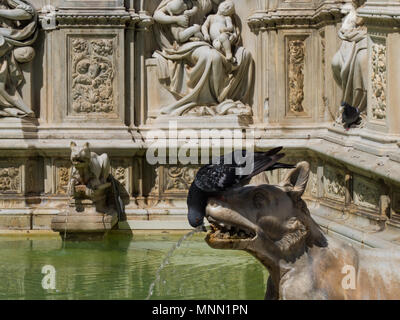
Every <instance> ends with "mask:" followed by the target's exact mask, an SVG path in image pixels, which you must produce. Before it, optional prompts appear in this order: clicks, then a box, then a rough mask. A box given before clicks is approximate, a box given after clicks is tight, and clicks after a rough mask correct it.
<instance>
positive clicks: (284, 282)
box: [206, 162, 400, 300]
mask: <svg viewBox="0 0 400 320" xmlns="http://www.w3.org/2000/svg"><path fill="white" fill-rule="evenodd" d="M309 171H310V168H309V164H308V163H307V162H301V163H299V164H298V165H297V167H296V169H292V170H291V171H290V172H289V173H288V174H287V176H286V178H285V179H284V180H283V182H281V184H280V185H279V186H272V185H260V186H251V185H249V186H246V187H241V188H239V189H234V190H230V191H226V192H225V193H224V194H223V197H221V198H219V199H210V200H209V202H208V206H207V209H206V217H207V219H208V221H209V222H210V223H211V226H212V230H211V231H210V232H209V233H208V234H207V237H206V242H207V243H208V244H209V245H210V246H211V247H212V248H215V249H236V250H245V251H247V252H248V253H250V254H252V255H253V256H255V257H256V258H257V259H258V260H259V261H260V262H261V263H262V264H263V265H264V266H265V267H266V268H267V269H268V271H269V274H270V276H269V279H268V282H267V292H266V295H265V298H266V299H300V300H301V299H329V300H330V299H382V300H385V299H398V293H399V292H400V272H399V271H398V270H399V269H400V252H399V251H398V250H397V251H396V250H395V249H358V248H356V247H353V246H352V245H350V244H348V243H346V242H344V241H339V240H337V239H334V238H332V237H330V236H327V235H324V234H323V233H322V231H321V229H320V228H319V226H318V225H317V223H316V222H315V221H314V220H313V219H312V217H311V215H310V213H309V211H308V209H307V205H306V204H305V202H304V201H303V200H302V199H301V196H302V195H303V192H304V190H305V188H306V185H307V181H308V177H309Z"/></svg>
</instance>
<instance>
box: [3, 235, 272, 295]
mask: <svg viewBox="0 0 400 320" xmlns="http://www.w3.org/2000/svg"><path fill="white" fill-rule="evenodd" d="M203 237H204V235H199V236H194V237H193V238H191V239H190V240H187V241H186V242H184V243H183V244H182V246H181V247H180V248H179V249H177V250H176V251H175V252H174V255H173V256H172V257H171V258H170V259H169V263H168V264H167V265H166V266H165V268H164V269H163V270H162V271H161V274H160V281H157V282H156V283H155V286H154V292H153V295H152V299H262V298H263V297H264V293H265V283H266V279H267V273H266V271H265V270H264V268H263V267H262V266H261V265H260V264H259V263H258V262H257V261H256V260H255V259H254V258H253V257H252V256H250V255H249V254H246V253H245V252H241V251H230V250H214V249H211V248H210V247H208V245H207V244H206V243H205V242H204V240H203ZM179 238H180V237H179V236H173V235H165V236H163V235H151V236H145V235H140V236H134V237H133V239H130V238H127V237H120V236H118V237H117V236H113V237H112V238H109V239H107V240H106V241H103V242H79V243H67V245H66V246H65V247H64V248H63V244H62V241H61V239H59V238H32V239H26V238H5V237H0V299H145V298H146V297H147V295H148V290H149V287H150V285H151V283H152V281H154V279H155V276H156V273H157V270H158V268H159V266H160V264H161V262H162V261H163V259H164V258H165V254H166V253H167V252H168V251H169V250H170V249H171V247H172V246H174V244H176V242H177V240H178V239H179ZM45 265H52V266H54V267H55V269H56V272H57V273H56V289H55V290H45V289H43V288H42V286H41V282H42V279H43V277H44V274H42V273H41V271H42V267H43V266H45Z"/></svg>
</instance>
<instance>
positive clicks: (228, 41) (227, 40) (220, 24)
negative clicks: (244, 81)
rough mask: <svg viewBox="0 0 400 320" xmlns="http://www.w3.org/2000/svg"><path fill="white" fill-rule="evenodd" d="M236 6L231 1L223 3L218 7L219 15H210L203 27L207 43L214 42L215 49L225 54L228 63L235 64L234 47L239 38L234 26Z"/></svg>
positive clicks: (227, 0)
mask: <svg viewBox="0 0 400 320" xmlns="http://www.w3.org/2000/svg"><path fill="white" fill-rule="evenodd" d="M234 14H235V5H234V3H233V2H232V1H231V0H226V1H224V2H222V3H221V4H220V5H219V7H218V12H217V14H212V15H209V16H208V18H207V20H206V22H205V23H204V24H203V26H202V32H203V34H204V39H205V40H206V41H210V40H211V42H212V45H213V47H214V48H215V49H217V50H219V51H222V52H223V53H225V57H226V59H227V60H228V61H230V62H232V63H234V62H235V57H234V56H233V54H232V45H233V44H234V43H235V41H236V40H237V38H238V34H237V32H236V28H235V26H234V24H233V18H232V17H233V15H234Z"/></svg>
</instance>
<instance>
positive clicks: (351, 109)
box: [332, 0, 368, 128]
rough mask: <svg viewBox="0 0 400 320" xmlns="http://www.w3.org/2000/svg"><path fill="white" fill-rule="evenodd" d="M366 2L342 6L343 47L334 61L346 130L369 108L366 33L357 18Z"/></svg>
mask: <svg viewBox="0 0 400 320" xmlns="http://www.w3.org/2000/svg"><path fill="white" fill-rule="evenodd" d="M364 2H365V1H364V0H355V1H352V3H348V4H345V5H344V6H343V8H342V13H345V14H346V17H345V18H344V20H343V24H342V27H341V29H340V30H339V38H340V39H341V40H342V45H341V47H340V49H339V51H338V52H337V53H336V54H335V56H334V58H333V61H332V70H333V75H334V78H335V81H336V82H337V84H338V85H339V86H340V87H341V88H342V91H343V94H342V109H343V112H342V116H341V121H342V122H343V123H344V126H345V127H346V128H349V127H351V126H354V125H359V124H360V123H361V117H362V116H363V115H364V114H365V112H366V107H367V85H368V51H367V30H366V27H365V26H364V25H363V20H362V19H361V18H359V17H358V16H357V9H358V8H359V7H360V6H361V5H363V4H364Z"/></svg>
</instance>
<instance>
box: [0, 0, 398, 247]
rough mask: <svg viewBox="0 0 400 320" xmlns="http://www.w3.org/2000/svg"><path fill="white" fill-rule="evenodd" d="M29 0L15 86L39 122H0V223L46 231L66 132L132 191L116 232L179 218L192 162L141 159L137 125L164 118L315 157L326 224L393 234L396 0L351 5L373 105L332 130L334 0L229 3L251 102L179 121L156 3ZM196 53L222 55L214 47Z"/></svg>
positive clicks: (337, 23)
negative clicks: (24, 50)
mask: <svg viewBox="0 0 400 320" xmlns="http://www.w3.org/2000/svg"><path fill="white" fill-rule="evenodd" d="M166 2H168V1H166ZM216 2H219V1H216ZM31 3H32V5H33V6H34V8H35V9H36V11H37V12H38V20H39V34H38V38H37V40H36V41H35V43H34V44H33V48H34V50H35V52H36V55H35V57H34V60H33V61H32V62H31V64H30V67H29V68H25V69H24V68H23V69H22V72H23V74H24V77H25V80H26V83H25V84H24V85H23V86H21V90H20V93H21V96H22V99H23V101H24V102H25V103H26V104H27V106H28V107H29V108H30V109H32V110H33V111H35V116H36V118H35V119H27V118H24V119H19V118H13V117H5V118H1V119H0V135H1V139H0V229H9V228H11V229H12V228H14V229H23V230H24V229H25V230H26V229H49V228H50V223H51V219H52V218H53V217H55V216H56V215H58V214H60V213H61V212H63V210H65V208H67V207H68V206H69V197H68V177H69V175H70V174H71V163H70V160H69V156H70V141H76V142H77V144H78V145H83V144H84V142H86V141H88V142H89V143H90V147H91V149H92V150H93V152H96V153H97V154H102V153H107V154H108V155H109V157H110V166H111V172H112V173H113V175H114V177H116V178H117V179H118V181H119V182H120V184H121V185H123V186H124V188H125V189H126V191H127V192H128V193H129V204H127V205H126V214H127V221H125V222H123V223H121V227H122V228H139V229H142V228H163V227H166V228H171V229H174V228H178V229H183V228H188V225H187V223H186V216H185V215H186V205H185V201H186V194H187V186H188V185H190V179H191V177H192V176H193V174H194V172H195V170H196V169H197V168H198V165H196V164H193V165H188V166H182V165H175V164H169V165H164V164H162V165H155V166H151V165H149V164H148V163H147V161H146V158H145V154H146V150H147V149H148V148H149V144H148V142H146V140H145V137H146V135H147V134H148V133H149V132H151V131H152V130H155V129H168V125H169V121H170V120H171V119H173V120H176V121H177V123H178V126H179V127H178V130H177V131H178V134H183V130H185V129H189V128H190V129H193V130H194V131H195V132H197V133H199V132H200V131H201V129H204V128H208V129H238V130H246V129H247V130H250V131H253V134H254V140H255V148H256V150H257V149H259V150H264V149H268V148H271V147H275V146H277V145H283V146H284V147H285V148H286V153H287V154H288V157H289V158H290V159H289V160H293V162H297V161H301V160H307V161H309V162H310V163H311V168H312V174H311V181H313V183H311V184H310V187H309V189H308V190H307V191H306V198H307V201H309V202H310V203H312V204H313V208H315V211H316V213H318V214H320V215H321V219H320V221H325V222H326V221H328V222H327V224H326V225H329V227H332V226H336V224H337V225H339V224H345V222H343V221H346V222H348V223H351V225H352V228H353V229H354V228H356V227H357V226H358V227H360V226H361V231H360V233H359V234H358V233H357V237H358V239H359V240H357V241H362V239H363V237H364V238H368V237H370V233H371V232H376V231H377V230H378V231H379V232H378V233H379V234H382V237H383V238H385V239H386V240H387V242H388V243H392V242H393V241H395V240H394V239H395V238H396V237H394V236H392V235H393V233H392V230H398V228H399V225H400V223H399V222H400V218H399V217H400V206H399V205H398V202H399V198H400V196H399V194H398V193H399V192H398V189H399V185H400V175H399V172H400V148H399V146H398V143H399V141H400V123H399V121H398V119H399V118H400V109H399V108H398V105H399V103H400V91H399V90H398V74H399V72H400V61H399V60H398V59H397V58H396V57H398V56H399V55H400V34H399V33H398V32H397V31H396V30H395V29H394V26H395V25H396V24H395V23H394V22H393V21H397V20H398V17H399V16H400V11H399V2H398V1H366V3H365V4H364V5H363V7H361V8H359V10H358V15H359V16H360V17H362V19H363V20H364V26H365V27H366V30H367V31H366V32H367V39H368V41H367V46H368V49H367V51H368V59H369V62H368V77H367V82H368V83H367V90H368V91H367V98H368V99H367V100H368V101H367V108H366V124H365V126H364V127H363V128H356V129H351V130H349V131H346V130H344V129H343V128H342V127H337V126H333V123H334V120H335V119H336V118H337V116H338V115H339V107H340V104H341V100H342V89H341V87H340V86H338V85H337V83H336V82H335V78H334V75H333V71H332V69H331V61H332V60H333V57H334V56H335V54H336V53H337V52H338V50H339V49H340V46H341V44H342V41H341V39H339V37H338V36H337V35H338V32H339V31H340V29H341V28H342V20H343V18H344V13H342V12H341V9H342V5H343V2H342V1H336V0H325V1H319V0H307V1H303V2H299V1H280V0H276V1H266V0H260V1H254V0H235V1H234V4H235V10H236V14H237V16H238V17H239V18H240V19H239V20H240V25H239V26H240V27H239V29H240V35H241V40H242V43H241V45H240V46H239V47H240V48H245V49H244V51H246V52H247V54H248V57H250V56H251V58H252V60H253V62H252V63H254V66H255V69H254V92H252V94H251V97H249V98H250V99H249V101H247V100H246V102H245V101H243V104H244V105H246V104H248V106H247V107H246V108H247V109H248V110H249V111H250V112H249V113H248V114H247V116H238V115H235V114H230V115H218V116H217V115H210V114H212V113H211V112H210V109H209V108H206V107H204V106H202V107H200V108H197V109H196V108H195V109H194V110H193V113H194V114H191V115H186V116H184V117H182V116H179V115H171V114H168V115H161V110H162V108H163V107H164V106H167V105H174V104H176V103H177V99H176V97H175V96H174V95H172V94H171V92H170V91H169V90H168V88H166V87H165V86H162V85H161V84H160V82H159V77H158V74H157V68H158V63H157V59H156V58H154V57H153V54H154V52H156V51H159V52H161V51H162V47H161V46H160V45H159V44H158V43H157V41H156V38H155V36H154V32H155V30H156V29H157V24H158V22H157V21H155V12H156V10H157V8H160V3H161V1H159V0H149V1H148V0H146V1H136V0H129V1H122V0H96V1H90V2H88V1H73V0H55V1H51V6H49V3H48V1H45V0H31ZM204 3H205V4H207V3H209V4H212V3H215V2H213V1H211V0H209V1H208V0H205V1H204ZM161 7H162V6H161ZM215 9H216V8H212V9H211V11H209V13H214V14H215V11H214V10H215ZM389 17H390V18H389ZM202 47H205V46H204V45H203V44H202ZM239 47H238V48H239ZM200 48H201V47H200ZM238 48H236V49H238ZM201 50H209V51H210V52H217V49H215V48H214V47H213V46H212V44H211V43H209V44H208V49H204V48H203V49H201ZM244 51H243V52H244ZM217 54H219V55H222V56H224V54H223V53H220V52H217ZM217 59H218V60H219V61H220V60H221V59H222V58H221V56H219V58H217ZM222 60H223V59H222ZM227 65H229V64H227ZM186 67H187V65H186ZM243 73H244V75H243V78H242V79H247V80H249V79H250V78H251V75H250V73H251V72H250V71H249V72H248V73H247V71H246V70H245V71H243ZM227 74H229V75H232V74H231V73H225V76H224V78H226V77H227ZM220 76H221V75H220V74H217V76H216V77H215V79H217V78H218V79H219V78H220ZM240 83H244V82H240ZM217 100H218V99H216V100H215V101H217ZM233 100H236V99H233ZM215 101H214V102H215ZM215 104H216V103H215ZM213 108H215V105H213V106H212V108H211V109H213ZM220 133H221V132H218V134H220ZM171 139H172V137H171ZM171 139H170V140H168V141H171ZM279 174H284V173H283V172H282V173H279ZM268 179H269V180H270V181H274V179H276V177H268ZM343 215H344V216H343ZM343 217H344V218H345V219H347V220H344V218H343ZM323 219H326V220H323ZM329 219H331V220H329ZM350 220H351V222H350ZM325 222H324V223H325ZM331 222H332V223H331ZM353 226H354V227H353ZM338 228H339V227H338ZM339 229H340V228H339ZM343 230H344V229H343ZM340 232H343V233H346V232H347V231H345V230H344V231H340ZM349 234H350V233H347V236H349ZM351 234H352V235H355V234H356V233H355V232H354V233H351ZM394 234H396V233H394ZM354 237H356V236H354ZM386 240H385V241H386ZM372 243H374V244H376V243H377V242H375V240H374V241H372V240H371V244H372Z"/></svg>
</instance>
